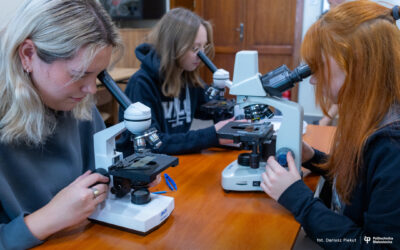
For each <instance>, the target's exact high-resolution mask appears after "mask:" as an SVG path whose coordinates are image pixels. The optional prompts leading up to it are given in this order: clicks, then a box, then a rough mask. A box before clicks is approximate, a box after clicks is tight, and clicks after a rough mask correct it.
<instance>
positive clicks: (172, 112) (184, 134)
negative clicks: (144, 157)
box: [117, 43, 218, 156]
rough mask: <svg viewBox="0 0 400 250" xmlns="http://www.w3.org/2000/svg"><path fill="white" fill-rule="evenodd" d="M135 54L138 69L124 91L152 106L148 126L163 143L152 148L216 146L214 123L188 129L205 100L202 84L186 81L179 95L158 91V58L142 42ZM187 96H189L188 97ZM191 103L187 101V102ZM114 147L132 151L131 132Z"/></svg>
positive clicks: (169, 151) (181, 150) (171, 150)
mask: <svg viewBox="0 0 400 250" xmlns="http://www.w3.org/2000/svg"><path fill="white" fill-rule="evenodd" d="M135 54H136V57H137V58H138V59H139V60H140V61H141V62H142V64H141V66H140V69H139V70H138V71H137V72H136V73H135V74H134V75H133V76H132V77H131V78H130V79H129V82H128V85H127V87H126V90H125V93H126V95H127V96H128V97H129V98H130V99H131V101H132V102H133V103H135V102H141V103H143V104H144V105H146V106H148V107H149V108H151V127H154V128H156V129H157V131H158V135H159V136H160V139H161V141H162V146H161V147H160V148H159V149H157V150H154V151H155V152H157V153H164V154H184V153H192V152H198V151H200V150H201V149H204V148H208V147H212V146H217V145H218V138H217V134H216V131H215V127H214V126H211V127H208V128H204V129H199V130H189V129H190V126H191V124H192V121H193V118H199V117H200V112H199V108H200V105H202V104H204V103H205V102H206V101H207V97H206V95H205V90H204V88H201V87H191V86H190V84H189V87H188V92H189V95H190V97H189V96H187V90H186V88H184V89H182V90H181V94H180V97H179V98H176V100H174V98H172V97H166V96H164V95H163V94H162V92H161V85H162V82H163V80H162V76H160V70H159V68H160V58H159V56H158V55H157V53H156V51H155V49H154V48H153V47H152V45H150V44H146V43H144V44H141V45H139V46H138V47H137V48H136V50H135ZM188 98H189V100H188ZM189 104H190V105H189ZM119 119H120V121H122V120H123V110H122V109H121V108H120V110H119ZM117 148H118V150H119V151H122V152H123V153H124V155H125V156H126V155H129V154H132V153H133V144H132V141H131V140H130V133H129V132H127V131H126V132H124V133H123V134H122V136H121V138H120V139H119V140H118V143H117Z"/></svg>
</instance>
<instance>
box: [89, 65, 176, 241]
mask: <svg viewBox="0 0 400 250" xmlns="http://www.w3.org/2000/svg"><path fill="white" fill-rule="evenodd" d="M97 77H98V79H99V80H100V81H101V82H102V83H103V84H104V85H105V86H106V88H107V89H108V91H109V92H110V93H111V94H112V95H113V96H114V97H115V98H116V99H117V101H118V103H119V104H120V105H121V106H122V107H123V108H124V110H125V111H124V121H123V122H121V123H118V124H116V125H114V126H111V127H109V128H106V129H104V130H102V131H100V132H98V133H96V134H95V135H94V152H95V165H96V171H95V172H98V173H100V174H103V175H105V176H108V177H110V185H109V186H110V189H109V191H108V194H107V199H106V200H105V201H104V202H102V203H101V204H99V205H98V206H97V208H96V210H95V212H94V213H93V214H92V215H90V216H89V219H91V220H93V221H96V222H100V223H104V224H108V225H112V226H117V227H120V228H125V229H128V230H131V231H134V232H136V233H139V234H147V233H149V232H151V231H153V230H154V229H156V228H157V227H158V226H159V225H160V224H161V223H163V222H164V221H165V220H166V219H167V218H168V216H169V215H170V214H171V213H172V211H173V209H174V199H173V198H172V197H167V196H163V195H157V194H151V193H150V191H149V190H148V185H149V184H150V183H151V182H153V181H154V180H156V178H157V175H158V174H160V173H161V172H162V171H164V170H165V169H167V168H168V167H170V166H173V167H174V166H176V165H178V158H177V157H173V156H168V155H164V154H154V153H152V152H151V151H150V149H148V148H147V147H146V145H147V143H148V144H149V145H151V146H152V147H155V148H157V147H159V146H160V145H161V141H160V139H159V137H158V135H157V131H156V130H155V129H149V127H150V125H151V110H150V108H148V107H147V106H145V105H143V104H142V103H140V102H136V103H133V104H132V102H131V101H130V100H129V98H128V97H127V96H126V95H125V94H124V93H123V92H122V90H121V89H120V88H119V87H118V85H117V84H116V83H115V82H114V80H113V79H112V78H111V76H110V75H109V74H108V72H107V71H103V72H101V73H100V74H99V75H98V76H97ZM126 129H128V130H129V131H130V132H131V133H132V140H133V142H134V152H135V153H134V154H132V155H130V156H127V157H125V158H123V155H122V153H121V152H117V151H116V150H115V138H116V137H117V136H118V135H120V134H121V133H122V132H124V131H125V130H126Z"/></svg>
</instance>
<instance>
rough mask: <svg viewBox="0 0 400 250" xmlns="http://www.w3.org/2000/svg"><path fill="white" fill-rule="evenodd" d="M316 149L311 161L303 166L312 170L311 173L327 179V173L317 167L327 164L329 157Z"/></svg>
mask: <svg viewBox="0 0 400 250" xmlns="http://www.w3.org/2000/svg"><path fill="white" fill-rule="evenodd" d="M313 149H314V152H315V153H314V156H313V158H311V159H310V160H308V161H306V162H304V163H303V164H302V166H303V167H305V168H307V169H309V170H311V172H313V173H316V174H318V175H321V176H323V177H325V176H326V175H327V171H326V170H324V169H321V168H319V167H318V166H317V165H318V164H321V163H325V162H326V161H327V160H328V155H327V154H325V153H324V152H321V151H319V150H318V149H315V148H313Z"/></svg>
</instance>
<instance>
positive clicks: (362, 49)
mask: <svg viewBox="0 0 400 250" xmlns="http://www.w3.org/2000/svg"><path fill="white" fill-rule="evenodd" d="M301 50H302V51H301V53H302V56H303V58H304V59H305V61H306V62H307V64H308V65H309V66H310V68H311V70H312V71H313V72H314V74H315V76H316V79H317V85H316V99H317V101H318V103H319V104H320V105H321V107H322V110H323V111H324V113H325V114H327V110H328V107H329V106H330V104H331V103H330V100H329V98H328V97H329V95H332V93H330V82H329V81H328V79H329V78H330V77H329V75H330V74H331V73H330V72H329V71H328V79H325V77H324V69H325V67H327V69H329V65H327V64H325V63H327V62H328V60H327V59H328V57H332V58H333V59H334V60H335V61H336V62H337V63H338V65H339V66H340V67H341V69H342V70H343V71H344V72H345V74H346V79H345V82H344V84H343V86H342V87H341V89H340V91H339V95H338V107H339V108H338V111H339V119H338V125H337V129H336V134H335V138H334V144H333V147H332V148H333V149H332V152H331V157H330V158H329V161H328V162H327V164H326V165H324V166H323V167H325V168H327V169H328V170H329V173H330V176H331V178H334V177H337V179H336V180H337V181H336V184H337V185H336V187H337V191H338V193H339V195H340V196H341V198H342V199H343V201H344V202H346V203H348V202H349V200H350V198H351V194H352V191H353V190H354V188H355V185H356V183H357V178H358V177H359V175H360V171H361V166H362V157H363V155H362V154H363V148H364V145H365V142H366V140H367V139H368V137H369V136H370V135H371V134H372V133H373V132H375V131H376V130H377V129H379V128H380V127H381V126H382V125H381V124H382V121H383V119H384V117H385V115H386V114H387V113H388V112H389V111H390V109H391V107H392V106H393V105H396V104H399V103H400V71H399V68H400V31H399V29H398V28H397V26H396V25H395V20H394V19H393V17H392V16H391V10H390V9H388V8H386V7H383V6H381V5H379V4H377V3H374V2H371V1H367V0H361V1H352V2H346V3H343V4H341V5H339V6H337V7H336V8H333V9H332V10H330V11H329V12H328V13H327V14H325V15H324V16H323V17H322V18H321V19H320V20H318V21H317V22H316V23H315V24H314V25H312V27H311V28H310V29H309V30H308V32H307V34H306V36H305V38H304V41H303V44H302V48H301ZM324 58H325V59H326V61H327V62H325V60H324Z"/></svg>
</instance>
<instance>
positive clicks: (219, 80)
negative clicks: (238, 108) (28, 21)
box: [197, 51, 235, 123]
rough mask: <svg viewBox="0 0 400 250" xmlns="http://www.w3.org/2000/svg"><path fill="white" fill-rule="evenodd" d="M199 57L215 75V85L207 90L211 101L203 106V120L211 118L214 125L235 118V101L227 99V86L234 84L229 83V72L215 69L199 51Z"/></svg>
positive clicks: (201, 108) (201, 109)
mask: <svg viewBox="0 0 400 250" xmlns="http://www.w3.org/2000/svg"><path fill="white" fill-rule="evenodd" d="M197 56H198V57H199V58H200V59H201V60H202V61H203V63H204V64H205V65H206V66H207V68H208V69H209V70H210V71H211V72H212V73H213V83H212V85H211V86H210V87H209V88H208V89H207V90H206V95H207V96H208V97H209V98H210V101H208V102H207V103H205V104H203V105H201V107H200V111H201V112H200V113H201V114H204V115H203V116H204V117H201V118H202V119H204V120H206V119H210V117H211V118H212V119H213V121H214V123H217V122H219V121H222V120H226V119H229V118H232V117H233V116H234V108H235V100H234V99H231V100H227V99H226V98H225V86H227V85H229V84H232V83H231V82H230V81H229V72H228V71H226V70H224V69H218V68H217V67H215V65H214V64H213V63H212V62H211V61H210V59H209V58H208V57H207V56H206V55H205V54H204V53H203V52H202V51H199V52H198V53H197Z"/></svg>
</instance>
